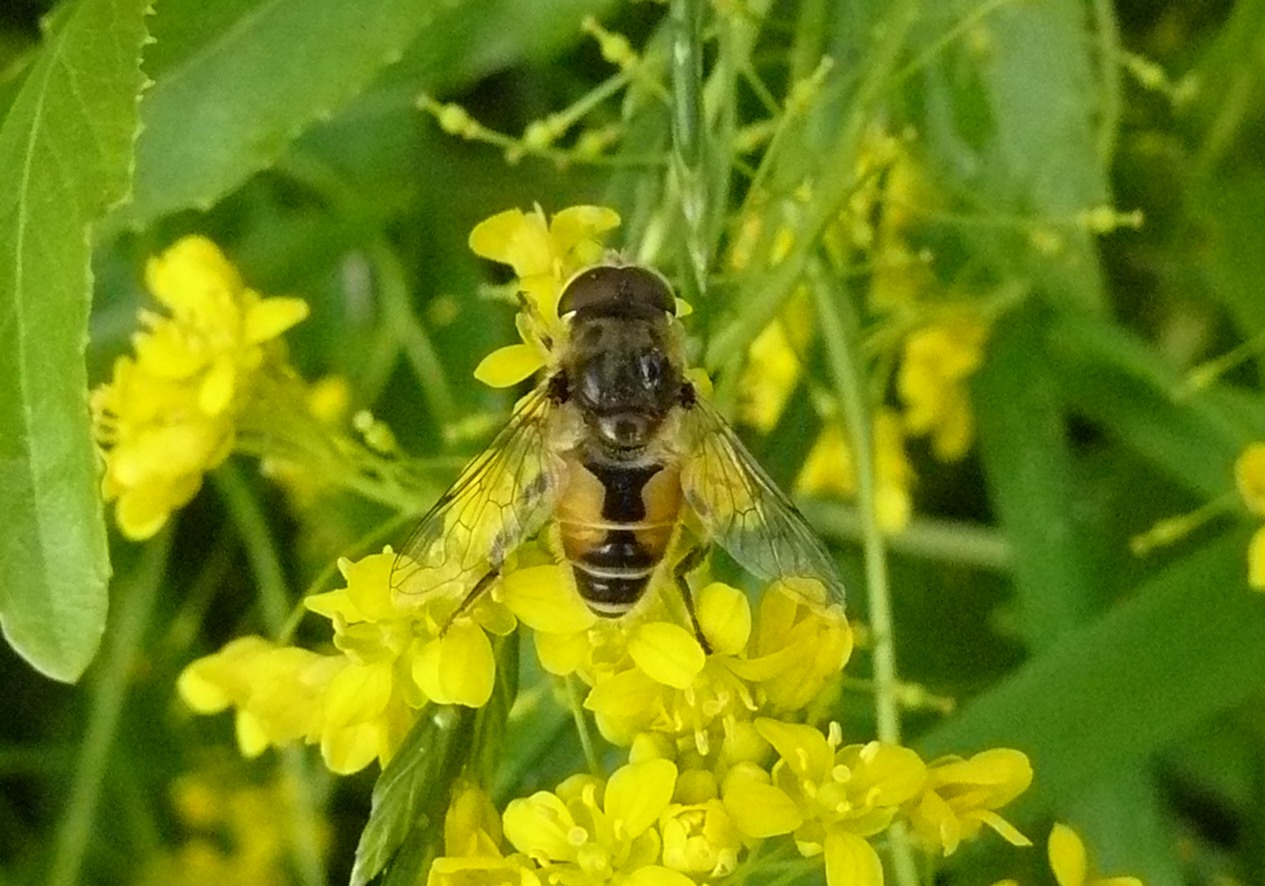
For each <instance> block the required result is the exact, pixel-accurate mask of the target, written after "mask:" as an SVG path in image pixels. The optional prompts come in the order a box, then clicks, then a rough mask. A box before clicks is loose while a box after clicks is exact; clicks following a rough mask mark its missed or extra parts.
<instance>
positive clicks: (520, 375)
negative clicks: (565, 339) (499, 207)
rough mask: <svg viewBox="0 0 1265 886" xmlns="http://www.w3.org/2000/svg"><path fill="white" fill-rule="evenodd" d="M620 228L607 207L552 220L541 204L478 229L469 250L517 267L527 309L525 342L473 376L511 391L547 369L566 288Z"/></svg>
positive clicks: (567, 212) (495, 355)
mask: <svg viewBox="0 0 1265 886" xmlns="http://www.w3.org/2000/svg"><path fill="white" fill-rule="evenodd" d="M618 226H619V215H618V214H617V213H616V212H615V211H614V210H613V209H608V208H606V207H604V206H571V207H569V208H567V209H563V210H562V211H560V212H558V213H556V214H555V215H554V216H553V217H552V218H551V219H549V220H548V221H546V219H545V213H544V210H542V209H541V208H540V207H539V206H536V207H535V208H534V209H533V210H532V211H531V212H523V211H522V210H521V209H509V210H506V211H505V212H501V213H498V214H496V215H494V216H492V217H491V218H488V219H485V220H484V221H482V222H480V223H479V224H478V225H476V226H475V228H474V230H473V231H471V232H470V249H472V250H473V251H474V252H475V254H477V255H479V256H482V257H483V258H487V259H491V260H492V261H497V262H501V263H502V264H507V265H509V266H510V267H512V268H513V269H514V273H515V274H516V275H517V276H518V290H519V292H520V293H521V294H522V296H523V298H524V299H525V302H526V307H527V311H525V312H522V313H520V314H519V315H518V317H517V318H516V322H517V324H518V331H519V335H520V336H521V337H522V339H523V344H517V345H509V346H507V347H504V348H499V349H497V350H495V351H493V352H492V353H491V354H488V355H487V356H486V357H485V358H484V359H483V361H482V362H481V363H480V364H479V365H478V367H477V368H476V369H475V372H474V375H475V378H477V379H479V381H481V382H483V383H484V384H487V385H490V386H491V387H495V388H501V387H508V386H510V385H513V384H517V383H518V382H520V381H522V380H523V379H525V378H527V377H528V376H530V375H531V374H532V373H534V372H535V371H536V370H538V369H540V368H541V367H542V366H544V365H545V361H546V359H547V357H548V352H549V346H550V344H551V342H552V341H553V340H555V339H556V337H557V336H559V335H562V334H564V330H563V328H562V325H561V323H560V322H559V319H558V299H559V298H560V297H561V295H562V287H563V284H565V283H566V282H567V280H568V279H570V278H571V276H572V275H573V274H575V273H576V272H577V271H580V270H582V269H583V268H585V267H587V266H589V265H592V264H595V263H597V261H598V260H599V259H600V258H601V257H602V252H603V248H602V244H601V240H600V239H599V238H600V235H601V234H603V233H605V232H606V231H609V230H611V229H613V228H616V227H618Z"/></svg>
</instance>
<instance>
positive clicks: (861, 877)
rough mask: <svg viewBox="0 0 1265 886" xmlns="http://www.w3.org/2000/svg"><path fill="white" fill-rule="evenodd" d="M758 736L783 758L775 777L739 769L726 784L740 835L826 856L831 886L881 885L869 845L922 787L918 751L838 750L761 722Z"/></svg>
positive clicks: (832, 738)
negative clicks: (791, 842)
mask: <svg viewBox="0 0 1265 886" xmlns="http://www.w3.org/2000/svg"><path fill="white" fill-rule="evenodd" d="M756 729H757V730H759V732H760V734H761V735H762V736H763V737H764V738H765V739H766V740H768V742H769V743H770V744H771V745H773V747H774V748H775V749H776V750H777V753H778V754H779V756H780V757H781V759H780V760H779V761H778V762H777V764H776V765H774V767H773V770H772V772H771V773H766V772H765V771H764V770H763V769H761V768H760V767H759V766H756V765H754V764H740V765H737V766H735V767H734V768H733V769H731V770H730V772H729V774H728V776H727V777H726V779H725V784H724V789H723V796H724V802H725V808H726V809H727V810H728V811H729V814H730V817H731V818H732V820H733V822H734V824H735V825H736V826H737V828H738V830H740V831H741V832H742V833H744V834H746V835H747V836H748V837H753V838H764V837H772V836H776V835H779V834H786V833H793V834H794V836H795V841H796V844H797V845H798V847H799V850H800V853H801V854H803V855H805V856H814V855H818V854H824V855H825V864H826V881H827V883H829V884H830V886H851V884H867V886H868V884H881V883H882V882H883V880H882V866H881V863H880V862H879V858H878V853H877V852H876V851H875V850H874V848H873V847H872V846H871V845H870V844H869V842H868V840H867V839H866V838H867V837H871V836H873V835H875V834H877V833H879V832H881V831H883V830H884V829H886V828H887V827H888V825H890V824H891V822H892V820H893V819H894V818H895V816H896V814H897V812H898V811H899V809H900V807H901V805H902V804H904V803H906V802H908V801H909V799H910V798H912V797H913V796H915V795H916V794H917V793H918V791H919V790H920V789H921V788H922V786H923V784H924V782H925V780H926V767H925V766H924V764H923V762H922V760H920V759H919V758H918V755H917V754H915V753H914V752H913V751H911V750H909V749H907V748H902V747H899V746H897V745H890V744H883V743H881V742H870V743H869V744H865V745H848V746H846V747H842V748H841V747H839V745H840V744H841V738H840V735H839V732H838V727H837V726H835V725H832V726H831V730H830V735H829V737H827V736H823V735H822V734H821V733H820V732H818V731H817V730H816V729H814V728H812V727H811V726H804V725H800V724H796V723H786V722H782V721H779V720H771V719H767V718H761V719H759V720H757V721H756Z"/></svg>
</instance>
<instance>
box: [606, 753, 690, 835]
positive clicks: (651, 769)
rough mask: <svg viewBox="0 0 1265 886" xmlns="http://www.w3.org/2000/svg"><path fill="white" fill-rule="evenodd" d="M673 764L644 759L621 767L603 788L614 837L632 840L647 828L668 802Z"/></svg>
mask: <svg viewBox="0 0 1265 886" xmlns="http://www.w3.org/2000/svg"><path fill="white" fill-rule="evenodd" d="M675 787H676V765H675V764H674V763H672V762H671V761H670V760H646V761H645V762H642V763H629V764H628V765H627V766H621V767H620V768H619V769H618V770H616V771H615V774H614V775H612V776H611V778H610V781H609V782H608V783H607V785H606V803H605V805H606V815H607V816H608V817H609V818H611V819H612V820H614V821H615V822H616V825H615V826H616V828H618V829H620V830H619V831H617V836H618V837H620V838H623V839H632V838H635V837H637V836H639V835H640V834H641V832H642V831H644V830H645V829H646V828H648V827H650V825H651V824H653V823H654V822H655V821H656V820H658V818H659V814H660V813H661V812H663V810H664V809H666V808H667V807H668V803H669V802H671V800H672V791H673V789H674V788H675Z"/></svg>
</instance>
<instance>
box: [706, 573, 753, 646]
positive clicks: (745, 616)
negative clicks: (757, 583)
mask: <svg viewBox="0 0 1265 886" xmlns="http://www.w3.org/2000/svg"><path fill="white" fill-rule="evenodd" d="M696 605H697V607H698V624H699V627H701V628H702V629H703V636H705V637H706V638H707V642H708V643H710V644H711V647H712V651H713V652H720V653H723V654H725V655H737V654H738V653H739V652H741V651H742V650H743V649H744V648H745V647H746V645H747V640H748V638H749V637H750V636H751V604H750V603H749V602H748V601H747V595H746V594H744V593H743V592H742V591H740V590H738V589H737V588H733V587H730V586H729V585H727V584H724V583H723V582H712V583H711V584H709V585H708V586H707V587H705V588H703V589H702V590H701V591H699V592H698V599H697V601H696Z"/></svg>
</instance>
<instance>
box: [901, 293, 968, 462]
mask: <svg viewBox="0 0 1265 886" xmlns="http://www.w3.org/2000/svg"><path fill="white" fill-rule="evenodd" d="M987 335H988V327H987V325H986V324H985V323H984V321H983V320H982V319H981V318H979V317H973V316H967V315H962V316H958V317H954V318H951V319H947V320H943V321H941V322H939V323H935V324H933V325H930V326H925V327H923V328H922V329H919V330H916V331H915V332H913V333H911V334H910V335H909V336H908V337H907V338H906V339H905V346H904V351H903V354H902V356H901V364H900V369H899V371H898V372H897V375H896V389H897V393H898V394H899V395H900V399H901V402H902V403H904V405H905V429H906V430H907V431H908V432H909V433H911V434H913V435H922V434H929V435H930V436H931V450H932V452H934V453H935V455H936V457H937V458H939V459H940V460H941V461H956V460H957V459H959V458H961V457H962V456H963V455H965V454H966V451H967V450H968V449H969V448H970V445H971V440H972V439H973V437H974V435H975V421H974V417H973V416H972V414H971V402H970V393H969V391H968V390H967V379H968V378H969V377H970V376H971V375H972V373H974V372H975V370H976V369H978V368H979V367H980V364H981V363H982V362H983V359H984V342H985V339H986V338H987Z"/></svg>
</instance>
